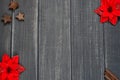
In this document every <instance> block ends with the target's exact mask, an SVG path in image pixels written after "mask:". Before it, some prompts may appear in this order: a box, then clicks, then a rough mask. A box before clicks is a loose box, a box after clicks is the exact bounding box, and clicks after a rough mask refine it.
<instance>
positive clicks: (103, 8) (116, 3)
mask: <svg viewBox="0 0 120 80" xmlns="http://www.w3.org/2000/svg"><path fill="white" fill-rule="evenodd" d="M95 12H96V13H97V14H98V15H100V22H102V23H104V22H107V21H110V22H111V23H112V24H113V25H116V23H117V21H118V16H120V0H101V5H100V7H99V8H97V9H96V10H95Z"/></svg>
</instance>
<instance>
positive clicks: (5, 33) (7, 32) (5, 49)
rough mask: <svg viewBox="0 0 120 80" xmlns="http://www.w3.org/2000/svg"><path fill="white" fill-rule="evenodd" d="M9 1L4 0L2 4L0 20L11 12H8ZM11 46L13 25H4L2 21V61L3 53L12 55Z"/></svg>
mask: <svg viewBox="0 0 120 80" xmlns="http://www.w3.org/2000/svg"><path fill="white" fill-rule="evenodd" d="M9 2H10V1H8V0H2V1H1V2H0V19H2V16H3V15H4V14H10V15H11V12H10V10H8V5H9ZM10 44H11V24H7V25H4V23H2V22H1V21H0V60H1V57H2V55H3V53H8V54H9V55H10V50H11V49H10Z"/></svg>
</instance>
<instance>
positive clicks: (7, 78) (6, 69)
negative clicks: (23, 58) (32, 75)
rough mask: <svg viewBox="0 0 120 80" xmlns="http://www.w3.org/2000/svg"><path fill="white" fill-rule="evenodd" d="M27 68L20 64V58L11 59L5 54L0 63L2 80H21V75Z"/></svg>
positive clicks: (0, 77) (0, 79) (0, 78)
mask: <svg viewBox="0 0 120 80" xmlns="http://www.w3.org/2000/svg"><path fill="white" fill-rule="evenodd" d="M24 70H25V68H24V67H23V66H21V65H20V64H19V56H18V55H16V56H13V57H12V58H10V57H9V56H8V55H7V54H4V55H3V57H2V61H1V62H0V80H19V75H20V73H21V72H23V71H24Z"/></svg>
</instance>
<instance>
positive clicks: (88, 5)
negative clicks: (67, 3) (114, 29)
mask: <svg viewBox="0 0 120 80" xmlns="http://www.w3.org/2000/svg"><path fill="white" fill-rule="evenodd" d="M93 2H94V3H93ZM98 6H99V1H98V0H89V1H88V0H71V42H72V80H104V50H103V25H102V24H100V23H99V16H98V15H96V14H95V13H94V12H93V11H94V9H96V8H97V7H98Z"/></svg>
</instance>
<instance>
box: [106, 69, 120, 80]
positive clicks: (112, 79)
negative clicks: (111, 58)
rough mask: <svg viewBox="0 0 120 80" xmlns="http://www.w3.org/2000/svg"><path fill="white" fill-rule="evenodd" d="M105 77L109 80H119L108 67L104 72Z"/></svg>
mask: <svg viewBox="0 0 120 80" xmlns="http://www.w3.org/2000/svg"><path fill="white" fill-rule="evenodd" d="M104 76H105V79H107V80H119V79H118V78H117V77H116V76H115V75H114V74H113V73H112V72H111V71H110V70H108V69H106V70H105V72H104Z"/></svg>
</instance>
